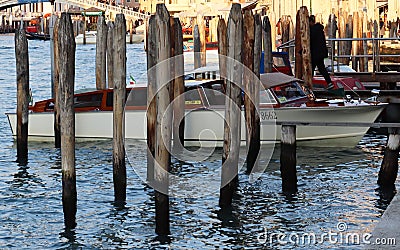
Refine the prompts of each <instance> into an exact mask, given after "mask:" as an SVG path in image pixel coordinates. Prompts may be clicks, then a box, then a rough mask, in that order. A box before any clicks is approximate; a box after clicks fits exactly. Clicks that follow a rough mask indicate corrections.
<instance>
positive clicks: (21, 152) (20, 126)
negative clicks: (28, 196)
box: [15, 27, 29, 165]
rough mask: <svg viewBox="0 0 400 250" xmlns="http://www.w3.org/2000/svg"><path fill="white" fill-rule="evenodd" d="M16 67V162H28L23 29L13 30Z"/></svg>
mask: <svg viewBox="0 0 400 250" xmlns="http://www.w3.org/2000/svg"><path fill="white" fill-rule="evenodd" d="M15 59H16V67H17V72H16V73H17V162H18V163H20V164H23V165H25V164H26V163H27V162H28V112H29V110H28V107H29V57H28V40H27V38H26V33H25V29H24V27H20V28H19V29H17V30H15Z"/></svg>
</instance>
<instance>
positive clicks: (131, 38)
mask: <svg viewBox="0 0 400 250" xmlns="http://www.w3.org/2000/svg"><path fill="white" fill-rule="evenodd" d="M133 25H134V24H133V20H132V19H131V20H129V44H132V43H133V28H134V27H133Z"/></svg>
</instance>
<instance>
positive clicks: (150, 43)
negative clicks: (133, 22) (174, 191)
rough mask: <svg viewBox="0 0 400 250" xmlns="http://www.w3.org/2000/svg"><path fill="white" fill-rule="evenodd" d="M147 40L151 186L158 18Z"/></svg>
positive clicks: (150, 176)
mask: <svg viewBox="0 0 400 250" xmlns="http://www.w3.org/2000/svg"><path fill="white" fill-rule="evenodd" d="M147 28H148V31H147V35H146V36H147V38H146V48H147V82H148V83H147V113H146V118H147V181H148V182H149V183H150V184H151V183H152V182H153V181H154V157H155V147H156V146H155V145H156V121H157V120H156V117H157V110H156V104H157V100H156V97H155V94H156V92H157V88H156V87H157V86H156V80H157V79H156V70H155V68H154V66H155V65H156V64H157V47H156V42H157V41H156V39H157V25H156V17H155V16H154V15H152V16H151V17H150V19H149V25H148V27H147Z"/></svg>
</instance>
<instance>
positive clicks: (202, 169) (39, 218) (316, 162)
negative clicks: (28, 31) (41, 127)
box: [0, 35, 388, 249]
mask: <svg viewBox="0 0 400 250" xmlns="http://www.w3.org/2000/svg"><path fill="white" fill-rule="evenodd" d="M49 47H50V46H49V42H48V41H47V42H43V41H29V61H30V86H31V88H32V94H33V99H34V100H35V101H37V100H40V99H42V98H47V97H49V96H50V93H51V91H50V56H49V54H50V53H49V50H50V49H49ZM127 60H128V61H127V65H128V69H127V75H128V76H127V78H129V75H132V77H134V78H140V75H141V74H143V73H144V72H145V69H146V56H145V52H144V51H143V44H135V45H127ZM0 65H1V67H0V100H1V102H0V105H1V106H0V144H1V145H2V147H1V149H0V211H1V212H0V248H1V249H4V248H6V249H7V248H17V249H32V248H39V249H43V248H46V249H47V248H49V249H67V248H68V249H76V248H77V249H81V248H127V249H147V248H156V249H167V248H171V249H215V248H219V249H243V248H245V249H261V248H274V249H276V248H282V249H293V248H299V249H301V248H303V249H320V248H330V249H339V248H340V249H341V248H348V249H356V248H362V244H352V243H357V242H344V241H340V240H339V241H338V240H337V241H336V243H335V241H334V242H329V240H328V239H327V238H323V236H322V235H323V234H324V233H328V232H332V233H336V234H337V235H345V234H347V233H354V234H358V235H360V236H362V235H365V234H368V233H370V232H371V230H372V229H373V228H374V226H375V225H376V223H377V222H378V221H379V218H380V217H381V215H382V213H383V212H384V210H385V209H386V207H387V205H388V199H387V198H385V197H384V196H382V195H380V194H379V192H378V191H377V190H376V188H377V184H376V181H377V175H378V172H379V167H380V164H381V161H382V157H383V151H382V150H383V146H384V145H385V141H386V137H385V136H383V135H374V134H367V135H366V136H365V137H364V138H363V140H362V141H361V142H360V144H359V145H358V146H357V147H355V148H351V149H348V148H332V149H330V148H329V149H328V148H312V147H301V148H298V151H297V157H298V160H297V163H298V180H299V181H298V183H299V192H298V193H296V194H295V195H292V196H286V195H284V194H283V193H281V179H280V172H279V153H280V149H279V146H277V147H276V150H275V151H274V152H273V154H272V157H271V161H270V163H269V164H268V167H267V168H266V170H265V172H264V173H263V174H261V176H259V178H258V179H253V180H249V176H248V175H246V174H245V173H243V171H242V172H241V173H240V176H239V180H240V185H239V188H238V192H237V195H236V196H235V197H234V202H233V204H234V205H233V208H232V209H231V210H229V211H225V210H221V209H220V208H219V207H218V195H219V192H218V190H211V192H209V191H210V190H207V191H205V192H204V193H202V191H201V190H195V191H193V192H196V195H193V193H192V191H191V189H188V188H186V189H185V188H184V187H183V188H182V190H183V191H181V193H180V195H179V196H174V197H172V198H171V204H170V207H171V212H170V213H171V234H172V235H171V237H170V238H169V239H167V240H165V239H159V238H158V237H156V235H155V233H154V228H155V223H154V210H155V209H154V198H153V197H154V195H153V190H152V189H151V188H149V187H147V186H146V185H145V184H144V183H143V181H142V178H141V177H140V175H139V174H138V171H137V169H139V168H141V167H143V166H145V165H146V145H145V144H144V143H143V142H133V143H131V144H130V145H129V147H128V153H127V155H128V163H129V164H128V166H127V174H128V189H127V201H126V205H125V206H123V207H121V206H116V205H115V204H114V203H113V183H112V144H111V141H110V140H104V141H92V142H78V143H77V144H76V168H77V170H76V171H77V191H78V212H77V227H76V229H74V230H65V228H64V222H63V211H62V203H61V163H60V161H61V159H60V152H59V150H58V149H54V147H53V143H49V142H30V143H29V163H28V164H27V165H26V166H20V165H18V164H17V163H16V162H15V160H16V145H15V143H14V141H13V138H12V137H11V132H10V129H9V125H8V121H7V118H6V116H5V115H4V113H5V112H10V111H14V110H15V107H16V76H15V51H14V37H13V36H7V35H3V36H0ZM94 68H95V46H94V45H86V46H83V45H81V46H79V45H78V46H77V50H76V81H75V83H76V86H75V89H76V90H77V91H78V90H81V89H85V88H93V87H94V86H95V71H94ZM127 80H128V79H127ZM130 129H134V128H130ZM221 153H222V152H221V150H220V149H217V150H215V151H214V152H212V154H211V155H204V158H205V160H203V161H197V160H196V161H195V160H193V161H190V160H188V161H187V162H184V163H182V162H176V161H174V166H173V169H174V171H176V172H177V173H179V175H181V176H186V177H188V178H194V179H195V180H197V181H198V182H199V185H200V184H201V183H200V182H202V181H204V183H207V182H209V181H210V179H212V178H213V176H209V175H208V174H207V173H208V172H209V171H215V169H218V168H219V167H220V165H221ZM240 158H241V159H242V160H243V159H244V158H245V156H244V155H243V154H241V155H240ZM185 196H186V197H185ZM278 233H282V234H283V235H284V236H286V237H285V238H284V239H283V240H281V241H278V240H277V234H278ZM305 234H314V235H315V236H316V238H317V242H316V243H315V242H314V243H315V244H308V243H307V242H301V241H296V239H300V238H301V236H302V235H303V236H304V235H305ZM289 237H291V238H290V239H291V241H289ZM296 237H297V238H296ZM303 238H304V237H303ZM293 242H297V244H295V243H293ZM340 242H341V243H340ZM361 243H362V242H361Z"/></svg>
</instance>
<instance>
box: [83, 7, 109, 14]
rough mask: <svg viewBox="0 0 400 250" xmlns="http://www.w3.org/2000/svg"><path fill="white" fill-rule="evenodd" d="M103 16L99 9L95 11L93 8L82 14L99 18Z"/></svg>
mask: <svg viewBox="0 0 400 250" xmlns="http://www.w3.org/2000/svg"><path fill="white" fill-rule="evenodd" d="M103 14H104V11H102V10H101V9H97V8H95V7H91V8H89V9H86V10H84V11H83V12H82V15H83V16H101V15H103Z"/></svg>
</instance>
